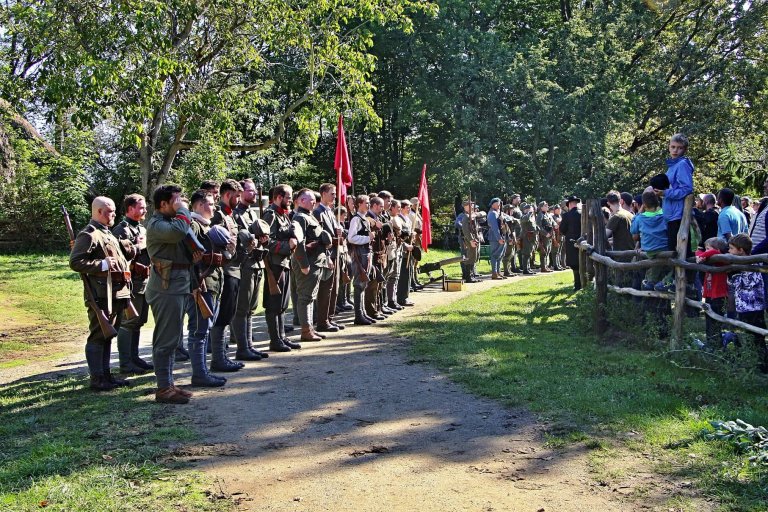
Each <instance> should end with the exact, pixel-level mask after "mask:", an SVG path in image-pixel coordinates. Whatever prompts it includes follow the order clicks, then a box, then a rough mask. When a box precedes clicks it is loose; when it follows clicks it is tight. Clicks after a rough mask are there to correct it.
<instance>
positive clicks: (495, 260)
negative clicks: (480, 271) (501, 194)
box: [488, 197, 507, 280]
mask: <svg viewBox="0 0 768 512" xmlns="http://www.w3.org/2000/svg"><path fill="white" fill-rule="evenodd" d="M502 215H503V213H502V212H501V199H499V198H498V197H494V198H493V199H491V202H490V204H489V205H488V245H489V246H490V247H489V248H490V252H491V279H495V280H499V279H504V278H505V277H506V276H503V275H501V262H502V260H503V259H504V254H505V252H506V250H507V241H506V239H505V237H504V235H503V234H502V231H503V228H502V225H503V224H504V221H503V219H502Z"/></svg>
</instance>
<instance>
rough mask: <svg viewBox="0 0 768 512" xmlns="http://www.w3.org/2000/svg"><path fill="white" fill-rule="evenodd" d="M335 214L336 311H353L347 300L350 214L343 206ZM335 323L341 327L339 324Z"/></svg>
mask: <svg viewBox="0 0 768 512" xmlns="http://www.w3.org/2000/svg"><path fill="white" fill-rule="evenodd" d="M350 197H351V196H350ZM347 199H349V198H347ZM352 202H353V203H354V202H355V198H354V197H352ZM353 213H354V212H353ZM336 214H337V215H338V218H339V222H340V223H341V229H342V232H341V237H340V238H341V240H340V241H339V268H338V269H337V272H339V278H340V279H339V293H338V295H337V297H336V313H341V312H342V311H353V310H354V309H355V307H354V306H353V305H352V303H351V302H349V299H350V298H351V294H350V286H351V284H352V276H351V275H350V270H349V267H350V264H351V261H352V260H351V258H350V255H349V248H348V247H347V235H348V234H349V216H350V215H351V214H350V212H349V210H348V209H347V208H346V207H344V206H339V207H338V208H336ZM331 307H334V306H333V304H331ZM336 325H338V326H339V327H341V324H336Z"/></svg>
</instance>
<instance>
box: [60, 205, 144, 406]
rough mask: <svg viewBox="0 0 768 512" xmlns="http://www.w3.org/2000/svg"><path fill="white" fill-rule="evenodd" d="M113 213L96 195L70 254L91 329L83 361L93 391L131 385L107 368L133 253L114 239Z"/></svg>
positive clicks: (128, 293)
mask: <svg viewBox="0 0 768 512" xmlns="http://www.w3.org/2000/svg"><path fill="white" fill-rule="evenodd" d="M115 211H116V208H115V203H114V202H113V201H112V200H111V199H110V198H108V197H103V196H99V197H97V198H95V199H94V200H93V203H92V204H91V221H90V222H89V223H88V225H87V226H86V227H85V228H83V230H82V231H80V232H79V233H78V234H77V236H76V237H75V240H74V242H73V246H72V252H71V254H70V256H69V267H70V268H71V269H72V270H74V271H75V272H80V273H81V274H83V276H84V277H85V279H84V281H83V286H84V287H86V289H85V297H86V307H88V331H89V332H88V339H87V341H86V343H85V360H86V362H87V364H88V372H89V373H90V376H91V389H92V390H94V391H110V390H112V389H114V388H116V387H120V386H128V385H130V382H129V381H127V380H124V379H119V378H117V377H115V376H113V375H112V372H111V371H110V369H109V360H110V356H111V348H112V337H114V336H115V333H116V332H117V331H116V329H119V328H120V323H121V322H122V320H123V310H124V309H125V308H126V307H127V306H128V301H130V299H131V272H130V269H129V263H128V259H126V255H128V257H129V258H132V257H133V256H135V252H136V251H135V248H134V247H133V244H132V243H131V242H129V241H127V240H123V241H122V242H121V241H118V239H117V238H115V236H114V235H113V234H112V233H111V232H110V231H109V228H110V227H111V226H112V225H113V224H114V222H115ZM124 252H125V254H124ZM89 292H90V293H89ZM89 295H90V296H91V297H92V299H93V301H91V300H89ZM100 319H101V322H100ZM102 323H103V324H104V325H103V326H102ZM105 330H109V331H111V332H109V333H107V332H105Z"/></svg>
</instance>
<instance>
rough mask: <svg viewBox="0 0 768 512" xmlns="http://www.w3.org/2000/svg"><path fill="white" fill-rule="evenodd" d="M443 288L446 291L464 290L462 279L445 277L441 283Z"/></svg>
mask: <svg viewBox="0 0 768 512" xmlns="http://www.w3.org/2000/svg"><path fill="white" fill-rule="evenodd" d="M443 290H444V291H446V292H460V291H462V290H464V280H463V279H446V280H445V284H444V285H443Z"/></svg>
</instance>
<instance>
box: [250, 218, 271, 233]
mask: <svg viewBox="0 0 768 512" xmlns="http://www.w3.org/2000/svg"><path fill="white" fill-rule="evenodd" d="M251 233H253V234H254V235H256V236H257V237H259V236H263V235H269V224H267V222H266V221H264V220H261V219H256V222H254V223H253V224H251Z"/></svg>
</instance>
